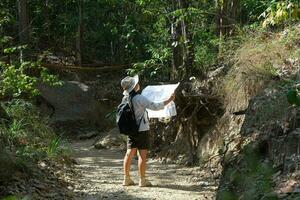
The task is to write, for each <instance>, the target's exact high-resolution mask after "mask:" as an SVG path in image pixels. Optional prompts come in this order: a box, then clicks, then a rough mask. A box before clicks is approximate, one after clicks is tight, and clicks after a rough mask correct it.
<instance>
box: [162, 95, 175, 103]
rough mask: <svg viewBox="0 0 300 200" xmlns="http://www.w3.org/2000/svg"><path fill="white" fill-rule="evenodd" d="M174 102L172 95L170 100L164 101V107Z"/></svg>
mask: <svg viewBox="0 0 300 200" xmlns="http://www.w3.org/2000/svg"><path fill="white" fill-rule="evenodd" d="M174 100H175V94H174V93H173V94H172V95H171V96H170V98H169V99H168V100H166V101H164V105H165V106H166V105H168V104H169V103H170V102H171V101H174Z"/></svg>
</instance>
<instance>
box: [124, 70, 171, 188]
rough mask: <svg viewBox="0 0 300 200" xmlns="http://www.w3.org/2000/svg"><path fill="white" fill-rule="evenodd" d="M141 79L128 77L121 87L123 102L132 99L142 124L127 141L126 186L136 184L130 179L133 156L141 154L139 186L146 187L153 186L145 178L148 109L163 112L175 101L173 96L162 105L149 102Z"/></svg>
mask: <svg viewBox="0 0 300 200" xmlns="http://www.w3.org/2000/svg"><path fill="white" fill-rule="evenodd" d="M138 82H139V77H138V76H137V75H136V76H134V77H130V76H127V77H125V78H124V79H123V80H122V81H121V86H122V88H123V90H124V92H123V95H124V97H123V101H128V100H129V96H131V97H133V98H132V105H133V108H134V114H135V119H136V122H137V123H140V126H139V132H138V134H137V135H135V136H128V139H127V152H126V154H125V157H124V165H123V166H124V181H123V185H124V186H129V185H134V182H133V181H132V179H131V178H130V165H131V161H132V158H133V156H134V155H135V154H136V153H137V151H138V152H139V154H138V156H139V160H138V168H139V176H140V181H139V186H140V187H146V186H151V185H152V184H151V183H150V182H149V181H148V180H147V179H146V178H145V174H146V160H147V153H148V149H149V145H150V144H149V129H150V126H149V119H148V114H147V112H146V108H147V109H150V110H161V109H163V108H164V106H165V105H167V104H169V103H170V102H171V101H174V100H175V95H174V94H173V95H172V96H171V97H170V98H169V99H168V100H166V101H164V102H160V103H154V102H151V101H149V100H148V99H147V98H146V97H144V96H143V95H141V94H140V85H139V83H138Z"/></svg>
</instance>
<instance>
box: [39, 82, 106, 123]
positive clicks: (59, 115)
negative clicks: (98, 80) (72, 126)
mask: <svg viewBox="0 0 300 200" xmlns="http://www.w3.org/2000/svg"><path fill="white" fill-rule="evenodd" d="M38 89H39V91H40V98H39V107H40V109H41V110H42V113H48V114H49V115H50V117H51V120H52V121H53V122H54V123H66V122H73V123H74V122H81V123H84V124H98V125H103V124H104V122H105V116H102V115H101V114H100V113H103V115H105V113H106V111H104V112H103V109H102V107H101V105H100V103H99V102H98V101H97V100H96V99H95V97H94V91H93V90H92V89H91V88H90V87H88V86H87V85H85V84H83V83H80V82H76V81H66V82H64V84H63V86H58V87H51V86H48V85H45V84H39V85H38Z"/></svg>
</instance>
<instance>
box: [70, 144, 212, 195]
mask: <svg viewBox="0 0 300 200" xmlns="http://www.w3.org/2000/svg"><path fill="white" fill-rule="evenodd" d="M92 144H93V141H92V140H88V141H76V142H73V143H72V147H73V149H74V153H75V158H76V161H77V162H78V165H76V170H78V171H79V172H80V173H81V174H82V176H81V177H80V178H79V179H78V180H77V182H76V184H75V192H76V193H78V194H81V197H80V198H79V199H86V200H96V199H116V200H118V199H120V200H126V199H128V200H129V199H130V200H132V199H143V200H146V199H147V200H148V199H157V200H158V199H162V200H167V199H172V200H174V199H179V200H180V199H189V200H196V199H198V200H202V199H215V198H214V196H215V190H216V183H215V181H214V180H213V179H212V178H211V177H210V176H209V175H205V174H206V173H204V172H201V169H200V168H199V167H192V168H187V167H179V166H176V165H172V164H161V163H160V162H158V161H155V160H151V159H150V160H148V177H149V179H150V180H151V182H152V184H153V185H154V186H153V187H149V188H140V187H138V186H129V187H123V186H122V185H121V184H122V178H123V171H122V159H123V154H124V152H121V151H120V150H96V149H94V148H93V146H92ZM131 171H132V173H131V176H132V178H133V180H134V181H135V182H136V183H137V182H138V174H137V161H136V160H134V161H133V165H132V170H131Z"/></svg>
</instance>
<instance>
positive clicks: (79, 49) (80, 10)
mask: <svg viewBox="0 0 300 200" xmlns="http://www.w3.org/2000/svg"><path fill="white" fill-rule="evenodd" d="M82 39H83V0H79V1H78V27H77V37H76V64H77V65H79V66H81V65H82V46H83V45H82V43H83V41H82Z"/></svg>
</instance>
